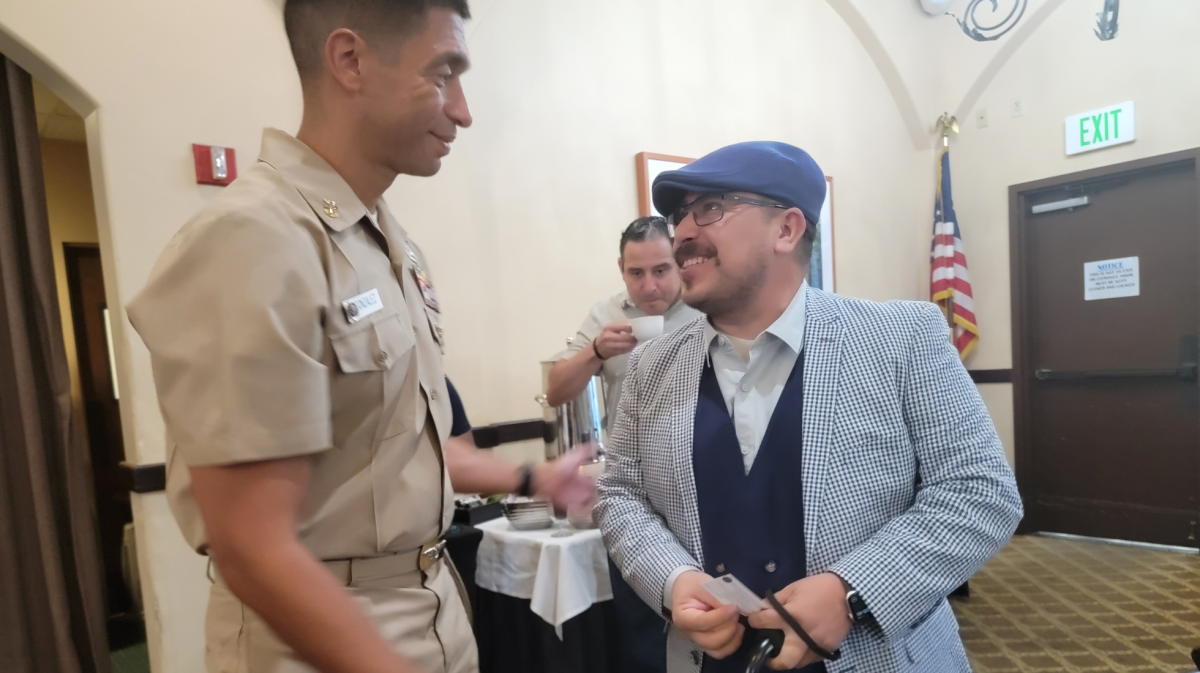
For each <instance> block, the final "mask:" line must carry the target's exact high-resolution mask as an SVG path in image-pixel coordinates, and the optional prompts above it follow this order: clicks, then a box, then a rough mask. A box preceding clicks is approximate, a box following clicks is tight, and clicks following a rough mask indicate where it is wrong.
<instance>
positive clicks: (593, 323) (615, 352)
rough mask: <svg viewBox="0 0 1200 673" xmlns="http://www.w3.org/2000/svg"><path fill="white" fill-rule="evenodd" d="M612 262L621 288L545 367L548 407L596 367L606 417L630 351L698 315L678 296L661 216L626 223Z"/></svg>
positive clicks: (579, 386)
mask: <svg viewBox="0 0 1200 673" xmlns="http://www.w3.org/2000/svg"><path fill="white" fill-rule="evenodd" d="M617 268H619V269H620V270H621V278H622V279H623V280H624V281H625V291H624V292H620V293H618V294H615V295H613V296H611V297H609V298H608V299H604V300H603V301H600V302H599V303H597V304H596V305H595V306H593V307H592V310H591V311H589V312H588V316H587V318H586V319H585V320H584V321H583V324H582V325H580V326H579V333H578V334H576V335H575V337H574V338H573V339H572V340H571V345H570V346H569V347H568V348H567V350H565V351H563V354H562V359H560V360H559V361H558V362H556V363H555V364H554V367H553V368H552V369H551V370H550V381H549V385H548V386H547V390H546V402H547V404H549V405H550V406H552V407H557V406H559V405H562V404H566V403H567V402H568V401H569V400H571V399H572V398H574V397H575V396H576V395H578V394H579V393H582V392H583V389H584V388H586V387H587V384H588V382H589V381H591V380H592V377H593V376H595V375H596V374H597V373H600V374H601V375H602V376H603V377H604V383H605V385H606V387H607V388H608V393H607V398H606V399H605V400H604V408H605V409H606V410H607V411H608V413H609V417H610V419H611V418H612V417H615V416H616V413H615V412H616V410H617V402H619V401H620V398H621V387H622V384H623V383H624V381H625V367H626V365H627V364H628V362H629V357H628V355H629V353H630V351H632V350H633V349H634V348H636V347H637V345H638V343H640V342H645V341H649V340H650V339H653V338H654V337H656V336H658V335H660V334H665V333H669V332H674V331H675V330H676V329H679V328H680V327H682V326H684V325H686V324H687V323H689V322H691V321H692V320H695V319H696V318H698V317H700V313H699V312H698V311H696V309H694V308H691V307H690V306H688V305H687V304H684V303H683V301H682V282H681V281H680V279H679V266H678V265H677V264H676V263H675V256H674V254H673V252H672V249H671V238H670V236H668V235H667V221H666V220H664V219H663V218H661V217H640V218H638V219H636V220H634V221H633V222H632V223H631V224H630V225H629V226H628V227H626V228H625V231H624V233H622V234H621V256H620V257H618V258H617ZM608 427H609V429H611V427H612V426H611V420H610V421H609V423H608Z"/></svg>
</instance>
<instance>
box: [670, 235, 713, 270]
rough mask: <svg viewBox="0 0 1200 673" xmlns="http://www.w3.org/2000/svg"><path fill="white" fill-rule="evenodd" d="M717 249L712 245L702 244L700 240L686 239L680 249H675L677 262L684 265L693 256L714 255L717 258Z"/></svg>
mask: <svg viewBox="0 0 1200 673" xmlns="http://www.w3.org/2000/svg"><path fill="white" fill-rule="evenodd" d="M716 256H717V249H716V248H714V247H712V246H711V245H701V244H700V242H699V241H695V240H691V241H684V242H683V243H682V244H680V246H679V249H678V250H676V251H675V264H677V265H678V266H681V267H682V266H683V263H684V262H686V261H688V260H689V259H691V258H693V257H712V258H714V259H715V258H716Z"/></svg>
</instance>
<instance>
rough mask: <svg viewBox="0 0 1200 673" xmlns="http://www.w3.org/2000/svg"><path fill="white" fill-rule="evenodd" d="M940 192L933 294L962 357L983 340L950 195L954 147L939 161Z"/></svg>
mask: <svg viewBox="0 0 1200 673" xmlns="http://www.w3.org/2000/svg"><path fill="white" fill-rule="evenodd" d="M938 177H939V178H940V179H939V180H938V193H937V198H936V199H934V202H933V249H932V251H931V252H930V255H929V262H930V282H929V293H930V295H931V296H932V297H933V301H934V302H935V303H936V304H937V305H938V306H940V307H941V308H942V312H943V313H945V314H946V319H947V320H948V321H949V323H950V337H951V338H952V339H953V340H954V346H955V347H956V348H957V349H958V356H959V357H960V358H965V357H967V354H968V353H970V352H971V349H972V348H974V347H975V344H976V343H977V342H978V341H979V327H978V326H977V323H976V322H975V300H974V298H973V297H972V296H971V275H970V274H969V273H967V256H966V254H964V253H963V242H962V235H961V234H960V233H959V231H958V216H957V215H955V214H954V200H953V199H952V198H951V195H950V150H949V148H946V147H943V148H942V154H941V157H940V161H939V163H938Z"/></svg>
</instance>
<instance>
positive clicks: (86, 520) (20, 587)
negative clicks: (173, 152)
mask: <svg viewBox="0 0 1200 673" xmlns="http://www.w3.org/2000/svg"><path fill="white" fill-rule="evenodd" d="M0 63H2V64H3V73H0V671H3V672H4V673H108V671H109V668H110V662H109V655H108V646H107V642H106V640H107V639H106V634H105V619H104V612H105V611H104V593H103V592H104V588H103V581H104V573H103V568H102V567H101V562H100V553H99V546H98V543H97V533H96V517H95V511H94V500H93V496H92V479H91V464H90V461H89V458H88V454H87V448H86V444H85V440H84V438H83V436H82V435H81V434H80V431H79V428H81V427H82V424H81V423H78V422H77V421H76V420H74V419H72V409H71V391H70V379H69V374H68V371H67V359H66V352H65V347H64V346H63V339H62V325H61V319H60V317H59V312H58V301H57V294H56V289H55V279H54V263H53V258H52V256H51V249H50V225H49V222H48V221H47V217H46V192H45V186H44V185H43V184H42V159H41V148H40V145H39V141H38V132H37V117H36V114H35V112H34V107H33V83H32V80H31V79H30V77H29V74H28V73H26V72H25V71H24V70H22V69H21V68H19V67H18V66H17V65H15V64H14V63H12V62H11V61H9V60H8V59H7V58H4V57H3V56H0Z"/></svg>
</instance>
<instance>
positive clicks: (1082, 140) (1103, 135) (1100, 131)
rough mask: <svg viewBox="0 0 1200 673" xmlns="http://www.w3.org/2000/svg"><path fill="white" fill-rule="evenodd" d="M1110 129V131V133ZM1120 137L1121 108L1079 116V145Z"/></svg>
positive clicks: (1083, 145) (1093, 143) (1118, 138)
mask: <svg viewBox="0 0 1200 673" xmlns="http://www.w3.org/2000/svg"><path fill="white" fill-rule="evenodd" d="M1110 131H1111V133H1110ZM1120 138H1121V110H1120V109H1119V108H1118V109H1116V110H1109V111H1108V112H1101V113H1100V114H1098V115H1093V116H1087V115H1084V116H1083V117H1080V118H1079V146H1080V147H1087V146H1089V145H1096V144H1098V143H1103V142H1108V141H1109V140H1120Z"/></svg>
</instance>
